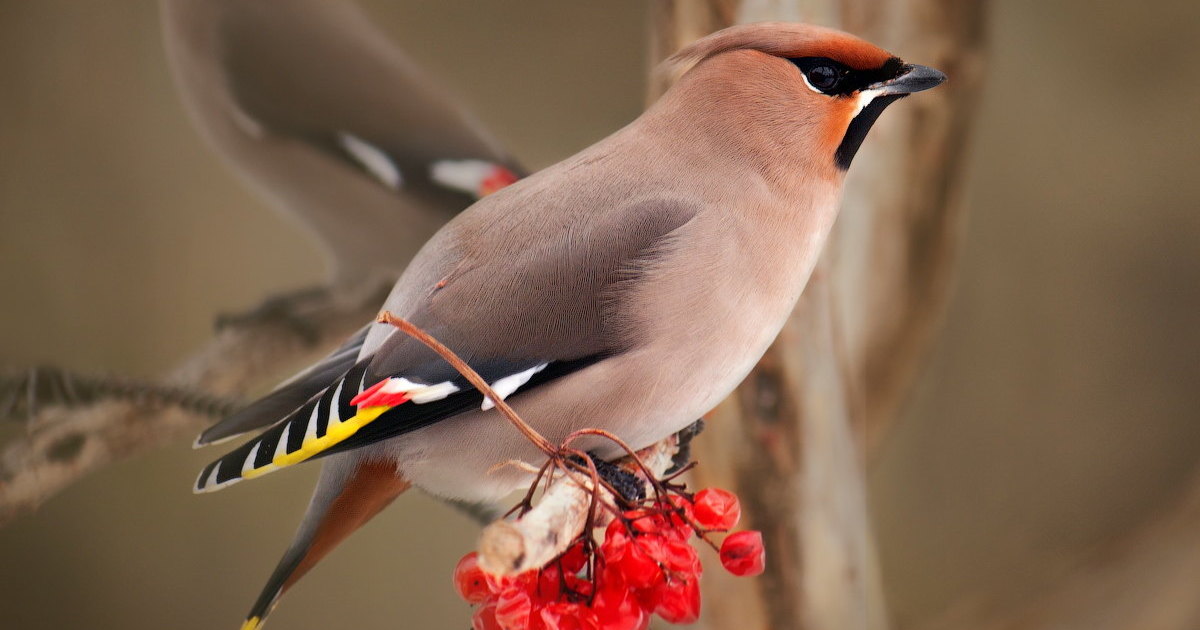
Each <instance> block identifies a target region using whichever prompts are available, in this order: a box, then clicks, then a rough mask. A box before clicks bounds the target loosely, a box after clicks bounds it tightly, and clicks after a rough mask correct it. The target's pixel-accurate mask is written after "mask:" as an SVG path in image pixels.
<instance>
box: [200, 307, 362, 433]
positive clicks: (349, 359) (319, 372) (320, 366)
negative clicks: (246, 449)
mask: <svg viewBox="0 0 1200 630" xmlns="http://www.w3.org/2000/svg"><path fill="white" fill-rule="evenodd" d="M369 330H370V325H367V326H363V327H362V328H361V329H359V331H358V332H356V333H354V335H353V336H351V337H350V338H349V339H347V340H346V342H345V343H343V344H342V345H341V346H340V347H339V348H338V349H337V350H334V351H333V352H332V353H330V354H329V356H327V357H325V358H324V359H321V360H320V361H318V362H317V363H314V364H313V365H312V366H310V367H308V368H306V369H304V370H303V371H301V372H300V373H299V374H297V375H295V376H293V377H292V378H290V379H288V380H287V381H284V382H283V383H282V384H280V385H279V387H277V388H275V390H274V391H272V392H271V393H270V394H267V395H266V396H264V397H262V398H260V399H258V400H256V401H255V402H253V403H251V404H250V405H248V406H246V407H245V408H243V409H240V410H238V411H237V412H236V413H234V414H233V415H231V416H229V417H227V418H224V419H223V420H221V421H220V422H218V423H216V424H214V425H212V426H211V427H209V428H207V429H205V430H204V432H203V433H201V434H200V436H199V437H198V438H196V443H195V446H197V447H200V446H207V445H209V444H215V443H217V442H222V441H224V440H227V439H230V438H234V437H237V436H239V435H242V434H243V433H249V432H250V431H253V430H255V429H261V428H263V427H265V426H267V425H270V424H274V423H275V422H278V421H279V419H280V418H282V417H284V416H286V415H287V414H288V413H290V412H292V411H294V410H295V409H296V408H297V407H300V406H301V405H303V404H304V403H305V402H307V401H308V400H309V399H310V398H312V397H313V396H315V395H317V394H320V393H321V392H322V391H324V390H325V388H326V387H328V386H329V383H331V382H333V381H334V380H335V379H337V378H339V377H341V376H342V375H343V374H345V373H346V371H347V370H349V369H350V368H351V367H353V366H354V363H355V362H356V360H357V359H358V355H359V352H360V351H361V350H362V346H363V341H364V340H365V339H366V338H367V332H368V331H369Z"/></svg>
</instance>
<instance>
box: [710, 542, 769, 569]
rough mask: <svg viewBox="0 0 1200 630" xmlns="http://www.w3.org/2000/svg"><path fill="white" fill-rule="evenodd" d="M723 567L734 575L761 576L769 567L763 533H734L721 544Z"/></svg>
mask: <svg viewBox="0 0 1200 630" xmlns="http://www.w3.org/2000/svg"><path fill="white" fill-rule="evenodd" d="M721 565H722V566H724V567H725V569H726V570H727V571H729V572H730V573H732V574H734V575H738V576H742V577H747V576H752V575H759V574H761V573H762V572H763V570H764V569H766V567H767V552H766V550H764V549H763V540H762V533H761V532H756V531H744V532H734V533H732V534H730V535H728V536H726V537H725V540H724V541H723V542H722V543H721Z"/></svg>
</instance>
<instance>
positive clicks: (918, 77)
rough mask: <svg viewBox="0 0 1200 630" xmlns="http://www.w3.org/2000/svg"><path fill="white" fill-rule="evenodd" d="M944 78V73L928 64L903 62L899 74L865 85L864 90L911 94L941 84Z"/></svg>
mask: <svg viewBox="0 0 1200 630" xmlns="http://www.w3.org/2000/svg"><path fill="white" fill-rule="evenodd" d="M945 80H946V75H944V74H942V73H941V72H940V71H938V70H934V69H933V68H930V67H928V66H917V65H913V64H905V66H904V68H903V69H902V70H901V72H900V76H897V77H896V78H894V79H888V80H887V81H881V82H879V83H876V84H874V85H869V86H867V87H866V88H865V89H864V90H863V91H866V90H878V91H879V93H880V94H881V95H882V94H899V95H904V94H912V93H914V92H923V91H925V90H928V89H930V88H935V87H937V86H939V85H941V84H942V83H943V82H944V81H945Z"/></svg>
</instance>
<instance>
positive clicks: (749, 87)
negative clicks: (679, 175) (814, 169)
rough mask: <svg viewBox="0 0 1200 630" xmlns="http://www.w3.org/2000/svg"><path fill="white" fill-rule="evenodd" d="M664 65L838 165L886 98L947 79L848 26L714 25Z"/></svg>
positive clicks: (711, 98) (780, 138)
mask: <svg viewBox="0 0 1200 630" xmlns="http://www.w3.org/2000/svg"><path fill="white" fill-rule="evenodd" d="M667 64H668V66H667V67H668V68H675V69H680V68H690V70H688V72H687V75H685V76H684V78H683V79H681V83H685V82H687V79H689V76H688V75H694V83H695V84H698V85H702V86H703V87H702V88H700V90H699V91H700V92H704V93H707V95H708V99H707V104H708V105H714V106H717V107H720V105H719V104H718V103H717V101H722V100H724V101H727V102H732V103H733V104H734V108H731V109H729V110H727V111H729V112H733V111H735V109H736V110H737V111H738V112H739V113H740V114H741V115H743V116H746V117H753V118H755V119H756V120H757V121H759V122H762V121H766V122H767V123H769V124H770V125H771V126H772V129H773V131H774V132H776V135H775V136H774V138H773V140H774V142H773V144H776V145H778V144H779V143H782V142H785V141H786V140H787V139H795V140H796V141H797V142H798V143H800V144H801V145H802V146H801V147H799V148H801V149H802V150H804V151H806V152H807V153H808V154H809V155H815V156H817V157H818V158H819V159H828V160H829V162H828V163H829V164H832V165H833V166H834V167H835V168H836V169H837V170H839V171H845V170H846V169H847V168H849V166H850V162H851V160H852V159H853V158H854V154H855V153H856V152H857V151H858V148H859V147H860V146H861V145H862V141H863V139H864V138H865V137H866V135H867V132H868V131H869V130H870V129H871V126H872V125H873V124H874V123H875V121H876V120H877V119H878V118H879V115H880V114H881V113H882V112H883V110H884V109H885V108H886V107H887V106H888V105H890V104H892V103H894V102H895V101H897V100H899V99H901V98H903V97H905V96H907V95H909V94H912V93H915V92H920V91H922V90H928V89H930V88H933V87H936V86H938V85H940V84H941V83H942V82H943V81H945V80H946V75H944V74H942V73H941V72H939V71H937V70H934V69H933V68H929V67H926V66H918V65H913V64H908V63H905V62H903V61H901V60H900V58H899V57H896V56H895V55H893V54H891V53H889V52H887V51H886V50H883V49H882V48H879V47H878V46H875V45H873V44H871V43H869V42H867V41H864V40H862V39H860V38H858V37H855V36H853V35H850V34H848V33H844V32H842V31H838V30H834V29H830V28H823V27H819V26H812V25H808V24H796V23H785V22H761V23H756V24H745V25H740V26H733V27H730V28H726V29H724V30H721V31H717V32H716V33H713V34H711V35H709V36H707V37H704V38H702V39H700V40H697V41H696V42H694V43H693V44H691V45H690V46H688V47H686V48H684V49H683V50H681V51H680V52H679V53H677V54H676V55H675V56H674V57H672V58H671V59H670V60H669V61H668V62H667ZM760 126H761V125H760ZM749 127H750V126H749V125H743V126H742V128H749ZM734 128H735V129H736V128H737V126H736V125H734Z"/></svg>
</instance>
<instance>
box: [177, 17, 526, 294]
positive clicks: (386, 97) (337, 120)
mask: <svg viewBox="0 0 1200 630" xmlns="http://www.w3.org/2000/svg"><path fill="white" fill-rule="evenodd" d="M162 24H163V31H164V40H165V45H166V48H167V52H168V57H169V59H170V63H171V69H172V74H173V75H174V77H175V80H176V84H177V86H178V88H179V92H180V94H181V95H182V98H183V101H184V103H185V104H186V105H187V109H188V111H189V112H190V113H191V116H192V119H193V121H194V122H195V124H196V126H197V127H198V128H199V129H200V131H201V132H202V134H203V135H204V137H205V138H206V139H207V140H208V141H209V143H210V145H211V146H212V147H213V148H214V149H215V150H216V151H217V153H219V154H220V155H221V157H222V158H224V159H225V161H226V162H227V163H228V164H229V165H230V166H231V167H232V168H233V169H234V170H235V171H236V172H237V173H238V174H239V175H241V176H242V177H244V178H245V179H246V180H247V181H248V182H249V183H250V184H252V185H253V186H254V187H255V188H256V189H257V190H258V191H260V192H261V193H262V194H264V195H265V196H266V197H268V198H269V199H270V200H271V201H272V202H273V204H274V205H275V206H276V207H277V208H278V209H279V210H281V211H282V212H283V213H284V214H285V215H287V216H289V217H291V218H292V219H295V220H297V221H298V222H299V223H300V224H301V225H302V226H303V227H304V228H305V229H306V230H307V231H308V232H309V234H311V235H312V236H313V237H314V238H315V239H316V240H317V241H319V242H320V243H321V244H322V246H323V247H324V249H325V250H326V252H327V253H328V255H329V257H330V259H331V264H332V271H333V282H334V286H338V287H343V288H345V287H362V286H369V285H371V284H372V283H375V282H378V281H380V280H382V279H385V278H394V277H395V276H396V275H398V274H399V272H400V271H401V270H403V269H404V266H405V264H406V263H407V262H408V258H409V256H410V253H411V252H413V251H415V250H416V249H417V247H419V246H420V245H421V244H422V243H424V242H425V241H426V240H428V238H429V237H430V236H431V235H433V233H434V232H435V231H437V230H438V228H440V227H441V226H442V225H443V224H444V223H445V222H446V221H448V220H449V219H450V218H451V217H453V216H454V215H455V214H457V213H458V212H459V211H461V210H462V209H463V208H466V207H467V206H468V205H470V203H471V202H472V201H474V200H475V199H476V198H478V197H479V196H482V195H484V194H487V193H488V192H491V191H492V190H494V189H496V188H499V187H502V186H504V185H506V184H508V183H511V182H512V181H514V180H515V179H516V178H517V177H518V176H520V175H521V174H522V172H521V169H520V167H518V166H517V165H516V163H515V162H514V161H513V159H512V158H511V157H510V156H508V154H507V153H505V151H504V150H502V149H501V148H500V147H499V146H498V145H497V143H496V141H495V140H494V139H493V138H492V137H491V136H490V135H489V134H488V133H487V132H486V131H485V130H484V129H483V128H482V127H481V126H480V124H479V123H478V122H477V121H476V120H475V119H474V118H472V117H471V116H470V115H469V114H468V113H467V112H466V111H464V110H463V108H462V107H460V106H459V105H458V104H457V103H455V101H454V100H453V99H451V98H450V97H449V96H448V95H447V94H446V93H445V92H444V91H443V90H442V89H441V88H440V87H439V86H438V85H435V84H434V83H433V82H431V81H430V80H429V79H428V78H427V77H426V76H424V74H423V73H422V72H421V70H420V68H418V67H417V66H416V65H415V64H414V63H413V62H412V61H411V60H410V59H409V58H408V57H407V56H406V55H405V54H404V53H403V51H401V50H400V49H399V48H398V47H397V46H396V45H395V44H393V43H392V42H391V41H390V40H389V39H388V38H387V37H386V36H385V35H384V34H383V33H382V32H380V31H379V30H378V29H377V28H376V27H375V26H373V25H372V24H371V23H370V21H369V20H368V19H367V17H366V16H365V15H364V14H363V13H362V11H361V10H360V9H359V8H358V7H357V6H355V5H354V4H352V3H349V2H328V1H326V0H272V1H271V2H248V1H245V0H163V1H162Z"/></svg>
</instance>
